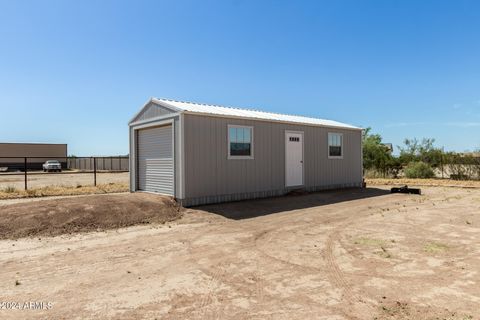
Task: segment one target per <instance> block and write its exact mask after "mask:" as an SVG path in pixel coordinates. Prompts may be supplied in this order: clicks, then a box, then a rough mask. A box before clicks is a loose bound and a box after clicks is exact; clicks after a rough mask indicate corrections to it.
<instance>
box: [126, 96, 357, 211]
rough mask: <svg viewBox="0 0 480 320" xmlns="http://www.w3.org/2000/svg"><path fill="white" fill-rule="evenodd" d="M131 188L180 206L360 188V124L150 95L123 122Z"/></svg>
mask: <svg viewBox="0 0 480 320" xmlns="http://www.w3.org/2000/svg"><path fill="white" fill-rule="evenodd" d="M129 128H130V155H131V156H130V168H131V170H130V190H131V191H132V192H133V191H147V192H157V193H161V194H166V195H170V196H173V197H174V198H176V199H177V201H179V202H180V203H181V204H182V205H184V206H192V205H200V204H207V203H216V202H225V201H235V200H243V199H252V198H261V197H269V196H278V195H282V194H285V193H287V192H288V191H290V190H292V189H305V190H307V191H317V190H323V189H333V188H345V187H361V186H362V178H363V176H362V146H361V145H362V141H361V140H362V129H361V128H358V127H355V126H351V125H348V124H344V123H340V122H336V121H330V120H322V119H316V118H308V117H302V116H293V115H284V114H276V113H270V112H262V111H256V110H248V109H239V108H231V107H224V106H216V105H206V104H198V103H192V102H181V101H175V100H169V99H157V98H152V99H150V100H149V101H148V102H147V103H146V104H145V105H144V106H143V107H142V108H141V110H140V111H139V112H138V113H137V114H136V115H135V116H134V117H133V119H132V120H131V121H130V123H129Z"/></svg>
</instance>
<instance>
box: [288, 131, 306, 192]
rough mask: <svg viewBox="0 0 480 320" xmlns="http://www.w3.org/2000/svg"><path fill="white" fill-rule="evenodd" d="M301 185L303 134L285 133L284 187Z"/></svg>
mask: <svg viewBox="0 0 480 320" xmlns="http://www.w3.org/2000/svg"><path fill="white" fill-rule="evenodd" d="M302 185H303V132H291V131H286V132H285V186H287V187H295V186H302Z"/></svg>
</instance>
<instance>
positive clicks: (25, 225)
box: [0, 193, 181, 239]
mask: <svg viewBox="0 0 480 320" xmlns="http://www.w3.org/2000/svg"><path fill="white" fill-rule="evenodd" d="M180 216H181V208H180V207H179V206H178V205H177V204H176V202H175V201H174V200H173V199H171V198H168V197H163V196H158V195H152V194H145V193H130V194H122V195H92V196H81V197H71V198H62V199H55V200H43V201H33V202H27V203H20V204H13V205H7V206H4V207H0V239H17V238H22V237H28V236H40V235H42V236H55V235H60V234H70V233H76V232H85V231H93V230H97V231H101V230H107V229H116V228H121V227H127V226H132V225H136V224H148V223H165V222H167V221H173V220H176V219H178V218H179V217H180Z"/></svg>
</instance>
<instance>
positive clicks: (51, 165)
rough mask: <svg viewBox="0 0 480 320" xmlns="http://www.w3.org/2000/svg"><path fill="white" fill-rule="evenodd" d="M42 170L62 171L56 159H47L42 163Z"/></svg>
mask: <svg viewBox="0 0 480 320" xmlns="http://www.w3.org/2000/svg"><path fill="white" fill-rule="evenodd" d="M42 166H43V172H49V171H58V172H62V165H61V164H60V162H58V160H47V161H46V162H45V163H44V164H43V165H42Z"/></svg>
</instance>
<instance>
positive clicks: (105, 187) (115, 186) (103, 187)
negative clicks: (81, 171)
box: [0, 183, 128, 200]
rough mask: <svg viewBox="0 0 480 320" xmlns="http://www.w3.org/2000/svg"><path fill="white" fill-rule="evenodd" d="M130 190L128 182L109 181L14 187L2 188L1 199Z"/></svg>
mask: <svg viewBox="0 0 480 320" xmlns="http://www.w3.org/2000/svg"><path fill="white" fill-rule="evenodd" d="M126 191H128V184H127V183H108V184H99V185H97V186H96V187H94V186H81V185H77V186H48V187H40V188H32V189H29V190H19V189H15V188H13V187H7V188H5V189H0V200H4V199H17V198H34V197H48V196H74V195H85V194H104V193H118V192H126Z"/></svg>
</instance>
